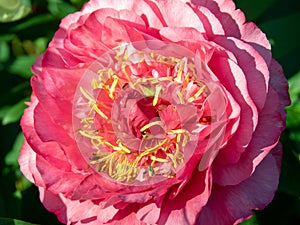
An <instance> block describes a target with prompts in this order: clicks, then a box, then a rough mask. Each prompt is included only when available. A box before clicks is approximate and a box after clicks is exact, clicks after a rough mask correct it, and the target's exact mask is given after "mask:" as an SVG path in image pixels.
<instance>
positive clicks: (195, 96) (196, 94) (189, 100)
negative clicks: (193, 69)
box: [187, 85, 205, 102]
mask: <svg viewBox="0 0 300 225" xmlns="http://www.w3.org/2000/svg"><path fill="white" fill-rule="evenodd" d="M204 89H205V85H203V86H202V87H201V88H200V89H199V90H198V91H197V92H196V93H195V94H194V96H191V97H189V98H188V100H187V101H188V102H192V101H194V100H195V99H197V98H198V97H199V96H200V95H201V94H202V93H203V91H204Z"/></svg>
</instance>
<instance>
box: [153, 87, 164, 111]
mask: <svg viewBox="0 0 300 225" xmlns="http://www.w3.org/2000/svg"><path fill="white" fill-rule="evenodd" d="M161 89H162V86H160V85H156V86H155V94H154V98H153V102H152V105H153V106H156V104H157V101H158V95H159V92H160V91H161Z"/></svg>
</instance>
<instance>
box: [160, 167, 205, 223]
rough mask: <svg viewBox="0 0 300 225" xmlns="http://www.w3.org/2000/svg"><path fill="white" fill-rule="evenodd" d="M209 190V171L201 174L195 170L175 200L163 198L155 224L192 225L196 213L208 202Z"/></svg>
mask: <svg viewBox="0 0 300 225" xmlns="http://www.w3.org/2000/svg"><path fill="white" fill-rule="evenodd" d="M210 188H211V175H210V172H209V170H205V171H202V172H199V171H197V170H195V171H194V173H193V176H192V177H191V179H190V180H189V182H188V183H187V184H186V186H185V187H184V188H183V189H182V190H181V191H180V193H179V194H178V195H177V196H176V197H175V198H173V199H170V198H168V196H166V197H165V199H164V201H163V204H162V206H161V213H160V217H159V221H158V222H157V224H159V225H173V224H181V225H190V224H194V223H195V221H196V217H197V215H198V213H199V212H200V211H201V208H202V207H203V206H204V205H205V204H206V202H207V200H208V197H209V195H210ZM170 194H172V193H170Z"/></svg>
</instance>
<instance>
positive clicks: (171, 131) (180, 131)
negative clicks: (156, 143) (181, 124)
mask: <svg viewBox="0 0 300 225" xmlns="http://www.w3.org/2000/svg"><path fill="white" fill-rule="evenodd" d="M186 132H187V130H185V129H177V130H169V131H168V134H183V133H186Z"/></svg>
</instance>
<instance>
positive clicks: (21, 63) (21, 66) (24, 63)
mask: <svg viewBox="0 0 300 225" xmlns="http://www.w3.org/2000/svg"><path fill="white" fill-rule="evenodd" d="M36 59H37V56H19V57H17V58H16V60H15V61H14V62H13V63H12V64H11V65H10V67H9V69H8V71H9V72H10V73H13V74H16V75H19V76H21V77H24V78H30V77H31V76H32V72H31V70H30V67H31V65H32V64H33V63H34V62H35V61H36Z"/></svg>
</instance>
